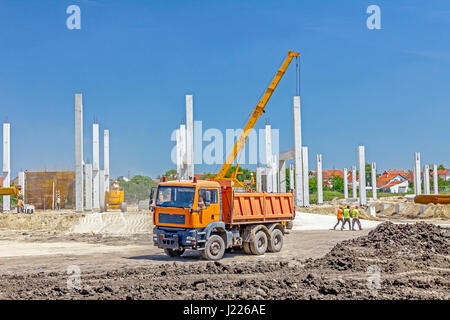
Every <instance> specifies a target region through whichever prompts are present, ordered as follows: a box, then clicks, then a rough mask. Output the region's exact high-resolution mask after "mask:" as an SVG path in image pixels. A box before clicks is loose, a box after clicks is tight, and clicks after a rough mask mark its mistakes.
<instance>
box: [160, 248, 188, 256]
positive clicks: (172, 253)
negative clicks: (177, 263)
mask: <svg viewBox="0 0 450 320" xmlns="http://www.w3.org/2000/svg"><path fill="white" fill-rule="evenodd" d="M164 253H165V254H166V255H168V256H169V257H171V258H175V257H179V256H181V255H182V254H183V253H184V249H179V250H177V249H164Z"/></svg>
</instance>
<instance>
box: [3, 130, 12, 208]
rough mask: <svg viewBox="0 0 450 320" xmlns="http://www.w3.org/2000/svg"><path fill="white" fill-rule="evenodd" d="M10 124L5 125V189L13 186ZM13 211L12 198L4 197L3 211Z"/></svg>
mask: <svg viewBox="0 0 450 320" xmlns="http://www.w3.org/2000/svg"><path fill="white" fill-rule="evenodd" d="M10 142H11V141H10V124H9V123H4V124H3V187H5V188H9V187H10V186H11V143H10ZM9 210H11V196H3V211H9Z"/></svg>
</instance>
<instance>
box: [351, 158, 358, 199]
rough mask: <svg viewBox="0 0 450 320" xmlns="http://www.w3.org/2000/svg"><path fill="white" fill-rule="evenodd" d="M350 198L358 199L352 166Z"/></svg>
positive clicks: (353, 167)
mask: <svg viewBox="0 0 450 320" xmlns="http://www.w3.org/2000/svg"><path fill="white" fill-rule="evenodd" d="M352 196H353V199H356V198H358V193H357V192H356V167H355V166H352Z"/></svg>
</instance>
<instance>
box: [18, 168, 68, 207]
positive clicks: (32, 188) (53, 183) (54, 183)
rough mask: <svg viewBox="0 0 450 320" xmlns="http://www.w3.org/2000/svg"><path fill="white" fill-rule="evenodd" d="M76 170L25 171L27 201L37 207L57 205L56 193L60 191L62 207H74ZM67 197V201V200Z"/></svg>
mask: <svg viewBox="0 0 450 320" xmlns="http://www.w3.org/2000/svg"><path fill="white" fill-rule="evenodd" d="M74 190H75V172H74V171H55V172H25V201H26V203H27V204H32V205H34V206H35V207H36V209H52V208H53V205H55V207H56V200H55V203H54V202H53V201H54V195H55V196H56V194H58V193H59V195H60V198H61V208H67V209H71V208H73V207H74V198H75V193H74ZM66 199H67V201H66Z"/></svg>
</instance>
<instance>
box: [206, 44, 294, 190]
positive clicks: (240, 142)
mask: <svg viewBox="0 0 450 320" xmlns="http://www.w3.org/2000/svg"><path fill="white" fill-rule="evenodd" d="M299 56H300V53H298V52H292V51H289V52H288V55H287V57H286V59H285V60H284V62H283V64H282V65H281V67H280V69H279V70H278V72H277V74H276V75H275V78H274V79H273V80H272V82H271V83H270V85H269V87H267V89H266V92H265V93H264V95H263V97H262V98H261V100H260V101H259V102H258V104H257V105H256V107H255V109H253V112H252V114H251V116H250V119H249V120H248V121H247V124H246V125H245V127H244V130H243V131H242V133H241V135H240V136H239V138H238V139H237V141H236V143H235V145H234V147H233V149H232V150H231V151H230V154H229V155H228V157H227V159H226V161H225V163H224V164H223V166H222V168H221V169H220V171H219V173H218V174H217V175H216V176H215V178H214V179H215V180H231V181H232V185H233V187H235V188H244V189H245V190H246V191H251V190H252V189H253V188H252V187H251V185H247V184H245V183H244V182H242V181H239V180H238V179H237V175H238V174H242V172H239V162H238V163H237V165H236V170H235V171H234V172H233V173H231V176H230V177H229V178H226V177H225V176H226V175H227V173H228V171H229V170H230V168H231V165H232V164H233V162H234V160H235V159H236V157H237V156H238V154H239V152H240V151H241V150H242V149H243V148H244V146H245V143H246V141H247V138H248V136H249V134H250V132H251V130H252V129H253V127H254V126H255V124H256V122H257V121H258V119H259V118H260V117H261V115H262V114H263V113H264V112H265V107H266V104H267V102H268V101H269V99H270V97H271V96H272V93H273V92H274V91H275V88H276V87H277V85H278V83H279V82H280V80H281V78H282V77H283V75H284V73H285V72H286V70H287V68H288V67H289V64H290V63H291V61H292V59H293V58H294V57H295V58H296V59H298V57H299Z"/></svg>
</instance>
